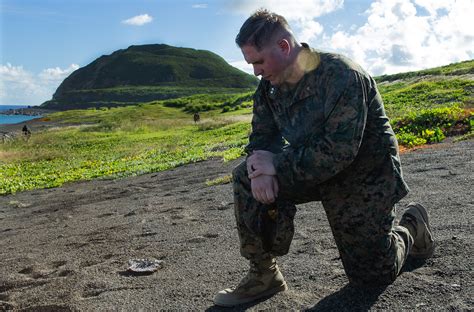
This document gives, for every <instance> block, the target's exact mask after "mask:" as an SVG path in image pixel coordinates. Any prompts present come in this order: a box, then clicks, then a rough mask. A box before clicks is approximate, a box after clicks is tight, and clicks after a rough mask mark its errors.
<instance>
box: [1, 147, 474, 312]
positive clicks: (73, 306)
mask: <svg viewBox="0 0 474 312" xmlns="http://www.w3.org/2000/svg"><path fill="white" fill-rule="evenodd" d="M473 147H474V141H465V142H459V143H443V144H439V145H435V146H433V147H429V148H425V149H420V150H416V151H412V152H409V153H406V154H404V155H403V156H402V162H403V166H404V172H405V177H406V179H407V181H408V183H409V185H410V187H411V189H412V192H411V193H410V195H409V196H408V197H407V198H405V199H404V200H403V201H402V202H401V203H400V205H399V207H404V206H405V205H406V204H407V203H408V202H410V201H414V200H416V201H420V202H422V203H425V204H426V205H427V206H428V208H429V209H430V211H431V217H432V224H433V228H434V232H435V235H436V239H437V242H438V247H437V250H436V253H435V255H434V257H433V258H432V259H429V260H428V261H427V262H426V263H425V264H424V265H422V266H420V264H417V263H410V265H408V266H407V271H406V272H404V273H403V274H402V275H401V276H400V277H399V278H398V279H397V281H396V282H395V283H394V284H392V285H390V286H388V287H386V288H380V289H373V290H370V291H362V290H359V289H354V288H351V287H349V286H347V279H346V277H345V275H344V271H343V268H342V264H341V262H340V260H339V259H338V253H337V250H336V247H335V244H334V241H333V238H332V235H331V233H330V229H329V226H328V223H327V220H326V217H325V215H324V212H323V209H322V206H321V205H320V204H319V203H311V204H305V205H301V206H299V212H298V214H297V220H296V227H297V229H296V234H295V239H294V242H293V245H292V248H291V250H290V253H289V254H288V255H287V256H285V257H282V258H280V259H279V263H280V266H281V268H282V271H283V274H284V275H285V277H286V279H287V282H288V284H289V287H290V290H289V291H287V292H285V293H282V294H279V295H277V296H274V297H272V298H270V299H268V300H266V301H262V302H259V303H257V304H255V305H248V306H244V307H240V308H239V309H240V310H242V309H250V310H261V309H276V310H289V309H293V310H294V309H297V310H304V309H312V310H315V311H324V310H331V311H341V310H347V311H354V310H367V309H370V308H372V309H378V310H380V309H387V310H400V309H427V310H428V309H429V310H431V309H434V310H472V309H474V301H473V299H472V294H473V293H474V287H473V280H474V276H473V271H472V265H473V262H472V255H473V254H474V253H473V252H474V250H473V238H474V237H473V228H472V223H473V214H474V199H473V196H472V184H473V175H474V174H473V172H474V166H473ZM237 163H238V161H235V162H231V163H226V164H223V163H222V162H221V161H219V160H210V161H205V162H201V163H197V164H192V165H187V166H183V167H180V168H177V169H174V170H170V171H165V172H160V173H154V174H147V175H143V176H139V177H133V178H126V179H122V180H102V181H92V182H82V183H73V184H69V185H65V186H63V187H60V188H55V189H49V190H37V191H29V192H23V193H19V194H16V195H10V196H4V197H0V250H1V254H0V310H2V309H3V310H8V309H15V310H25V311H75V310H80V311H110V310H120V311H137V310H144V311H154V310H157V309H159V308H165V309H175V310H210V311H213V310H216V311H217V310H220V309H219V308H217V307H214V306H213V303H212V298H213V296H214V294H215V292H216V291H218V290H220V289H222V288H225V287H229V286H233V285H235V284H236V283H237V282H238V281H239V280H240V278H241V277H242V276H243V275H244V274H245V272H246V270H247V263H246V262H245V261H244V259H243V258H241V257H240V255H239V251H238V243H237V232H236V230H235V225H234V218H233V209H232V207H233V198H232V190H231V185H230V184H227V185H218V186H212V187H208V186H206V184H205V181H206V180H207V179H214V178H216V177H218V176H223V175H225V174H228V173H229V172H230V171H231V169H232V168H233V167H234V166H235V165H236V164H237ZM399 210H400V211H399V214H400V212H401V211H402V210H403V209H399ZM144 257H153V258H156V259H162V260H164V261H165V264H164V268H163V269H161V270H159V271H158V272H156V273H154V274H152V275H148V276H139V277H137V276H132V275H130V274H128V273H127V272H126V268H127V261H128V259H130V258H144Z"/></svg>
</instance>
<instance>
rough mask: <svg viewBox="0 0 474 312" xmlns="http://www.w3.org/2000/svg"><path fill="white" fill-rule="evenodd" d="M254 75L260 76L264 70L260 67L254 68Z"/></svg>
mask: <svg viewBox="0 0 474 312" xmlns="http://www.w3.org/2000/svg"><path fill="white" fill-rule="evenodd" d="M253 74H254V75H255V76H260V75H261V74H262V69H261V68H260V67H259V66H255V65H254V66H253Z"/></svg>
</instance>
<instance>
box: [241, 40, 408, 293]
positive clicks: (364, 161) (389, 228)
mask: <svg viewBox="0 0 474 312" xmlns="http://www.w3.org/2000/svg"><path fill="white" fill-rule="evenodd" d="M304 48H305V49H309V47H308V46H307V45H304ZM311 52H312V53H315V55H316V56H318V57H319V60H320V63H319V66H318V67H317V68H316V69H315V70H313V71H311V72H309V73H307V74H305V76H304V77H303V78H302V79H301V80H300V82H299V83H298V84H297V86H296V87H295V89H293V90H292V91H288V92H283V91H281V90H279V89H278V88H277V87H273V86H271V85H270V83H269V82H268V81H265V80H262V81H261V82H260V85H259V87H258V89H257V91H256V92H255V95H254V110H253V113H254V115H253V120H252V133H251V135H250V138H249V144H248V145H247V147H246V151H247V153H249V154H250V153H251V152H252V151H253V150H267V151H271V152H273V153H276V155H275V157H274V166H275V168H276V172H277V179H278V183H279V189H280V192H279V194H278V198H277V200H276V202H275V204H272V205H264V204H261V203H259V202H257V201H256V200H255V199H254V198H253V197H252V192H251V187H250V180H249V179H248V177H247V175H248V173H247V166H246V163H245V162H244V163H242V164H240V165H239V166H238V167H237V168H235V170H234V172H233V179H234V200H235V216H236V220H237V228H238V232H239V238H240V250H241V254H242V256H244V257H246V258H247V259H250V260H254V261H261V260H262V259H266V258H270V257H274V256H281V255H284V254H286V253H288V250H289V247H290V244H291V240H292V238H293V233H294V226H293V219H294V216H295V213H296V207H295V204H300V203H304V202H309V201H321V202H322V204H323V206H324V209H325V211H326V214H327V217H328V220H329V223H330V226H331V228H332V232H333V234H334V238H335V241H336V244H337V247H338V249H339V252H340V255H341V258H342V262H343V264H344V268H345V271H346V273H347V275H348V277H349V279H350V281H351V282H353V283H357V284H359V283H361V284H374V283H383V284H385V283H390V282H392V281H393V280H394V279H395V278H396V276H397V275H398V273H399V272H400V270H401V267H402V265H403V263H404V261H405V259H406V257H407V255H408V253H409V251H410V248H411V246H412V245H413V238H412V237H411V236H410V234H409V232H408V230H407V229H406V228H404V227H399V226H394V217H395V208H394V207H395V203H397V202H398V201H399V200H400V199H401V198H403V197H404V196H405V195H406V194H407V193H408V187H407V185H406V184H405V182H404V180H403V178H402V172H401V167H400V160H399V156H398V145H397V140H396V138H395V134H394V132H393V130H392V128H391V126H390V124H389V120H388V118H387V117H386V115H385V111H384V107H383V103H382V98H381V97H380V94H379V92H378V90H377V87H376V85H375V82H374V80H373V79H372V78H371V77H370V76H369V75H368V74H367V73H366V72H365V71H363V70H362V69H361V68H360V67H359V66H358V65H356V64H355V63H353V62H351V61H350V60H349V59H347V58H344V57H343V56H340V55H336V54H330V53H321V52H317V51H315V50H311ZM283 138H284V139H285V140H286V141H287V142H288V143H289V144H287V145H284V140H283Z"/></svg>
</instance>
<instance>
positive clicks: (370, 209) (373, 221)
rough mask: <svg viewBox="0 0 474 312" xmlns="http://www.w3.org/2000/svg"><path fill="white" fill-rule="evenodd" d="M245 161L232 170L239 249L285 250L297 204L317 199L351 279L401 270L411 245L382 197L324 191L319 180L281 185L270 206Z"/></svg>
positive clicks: (373, 279) (382, 279)
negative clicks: (254, 187)
mask: <svg viewBox="0 0 474 312" xmlns="http://www.w3.org/2000/svg"><path fill="white" fill-rule="evenodd" d="M247 175H248V174H247V166H246V163H245V162H243V163H242V164H240V165H239V166H237V167H236V168H235V169H234V171H233V189H234V205H235V217H236V221H237V230H238V233H239V239H240V252H241V255H242V256H244V257H245V258H247V259H249V260H252V261H256V262H259V261H262V260H264V259H268V258H271V257H275V256H282V255H285V254H287V253H288V251H289V248H290V244H291V241H292V239H293V234H294V223H293V219H294V216H295V214H296V206H295V205H296V204H301V203H306V202H311V201H321V202H322V204H323V207H324V209H325V212H326V215H327V218H328V220H329V224H330V226H331V229H332V232H333V235H334V239H335V241H336V245H337V248H338V250H339V253H340V256H341V259H342V262H343V265H344V269H345V272H346V274H347V276H348V278H349V280H350V281H351V283H355V284H363V285H367V284H369V285H375V284H389V283H391V282H393V281H394V280H395V279H396V277H397V275H398V274H399V273H400V271H401V268H402V266H403V264H404V262H405V260H406V258H407V256H408V253H409V251H410V249H411V246H412V245H413V238H412V236H411V235H410V233H409V232H408V230H407V229H406V228H404V227H401V226H395V225H394V219H395V208H394V205H393V204H386V202H384V201H383V200H371V201H367V197H366V196H364V194H361V192H360V191H359V190H357V187H355V189H356V190H357V191H355V192H351V191H348V192H347V193H344V194H341V192H340V190H338V191H337V194H327V192H326V190H325V193H324V194H323V195H322V194H321V192H320V189H318V186H317V185H315V186H314V185H313V186H311V185H307V184H305V185H303V184H302V185H293V186H285V187H280V192H279V194H278V199H277V200H276V202H275V203H274V204H272V205H265V204H262V203H259V202H257V201H256V200H255V199H254V198H253V196H252V191H251V186H250V180H249V179H248V177H247Z"/></svg>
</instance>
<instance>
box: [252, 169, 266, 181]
mask: <svg viewBox="0 0 474 312" xmlns="http://www.w3.org/2000/svg"><path fill="white" fill-rule="evenodd" d="M249 172H250V173H249V179H253V178H256V177H258V176H259V175H262V174H265V173H264V172H263V170H261V169H254V170H252V171H249Z"/></svg>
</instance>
